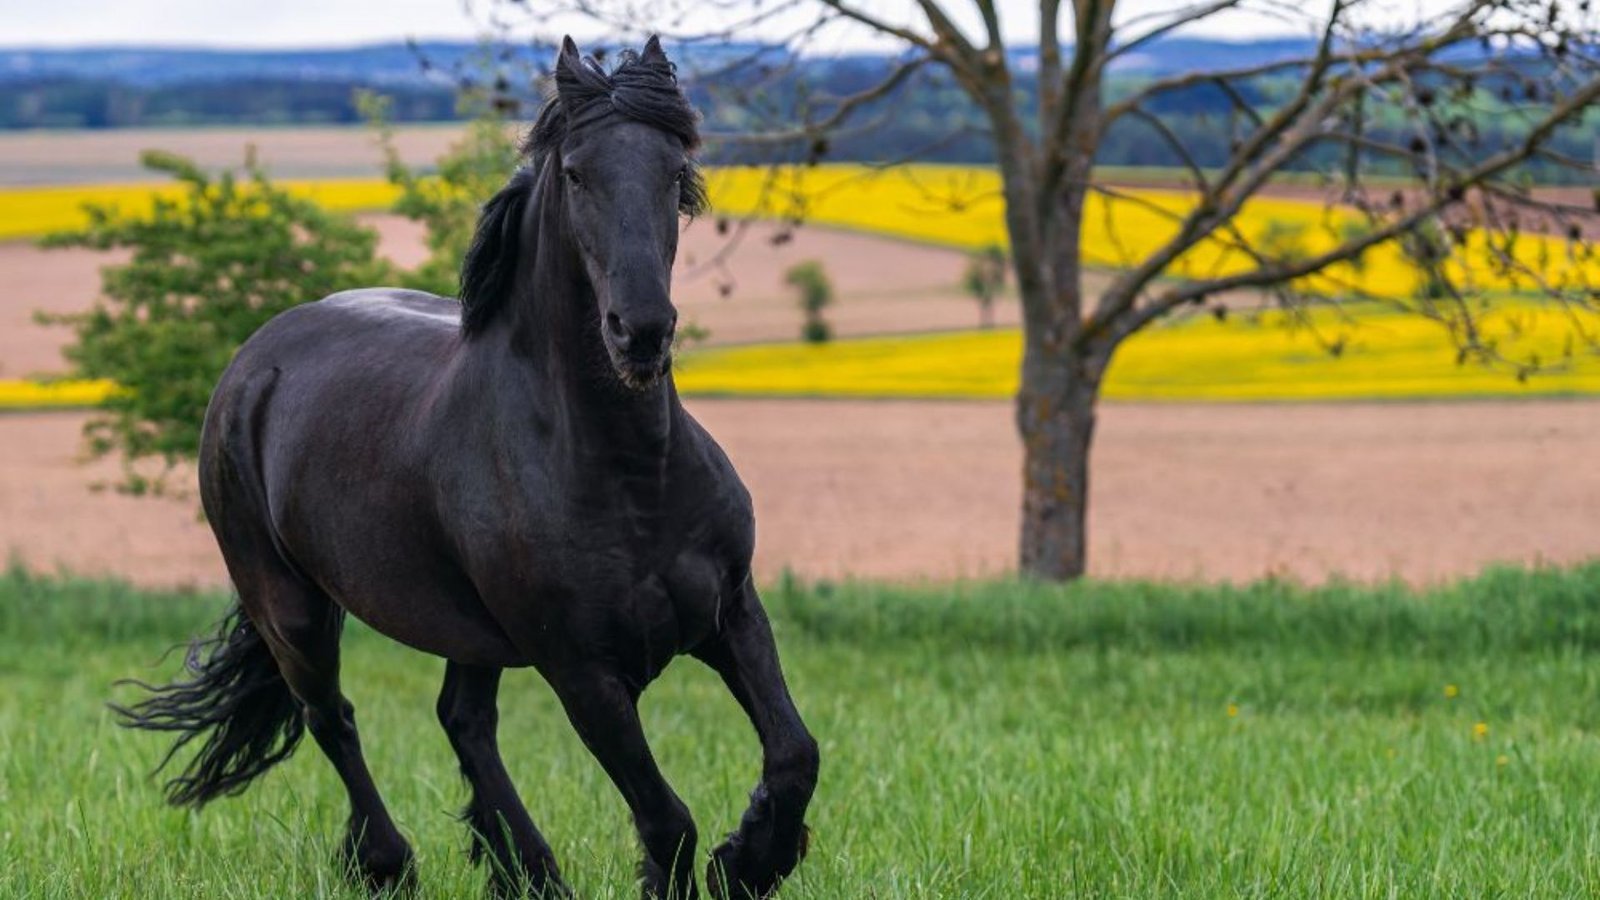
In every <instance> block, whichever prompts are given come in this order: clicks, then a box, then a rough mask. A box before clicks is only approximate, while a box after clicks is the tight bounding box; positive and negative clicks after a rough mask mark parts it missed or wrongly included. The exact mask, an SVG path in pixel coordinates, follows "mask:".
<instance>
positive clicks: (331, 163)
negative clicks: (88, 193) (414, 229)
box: [0, 124, 461, 185]
mask: <svg viewBox="0 0 1600 900" xmlns="http://www.w3.org/2000/svg"><path fill="white" fill-rule="evenodd" d="M460 134H461V126H460V125H452V124H445V125H408V126H403V127H400V128H397V129H396V131H395V147H396V149H398V150H399V151H400V155H401V157H402V158H404V159H405V160H406V161H407V162H410V163H412V164H424V163H431V162H432V161H433V160H435V159H437V158H438V157H439V156H440V154H442V153H444V152H445V151H446V150H448V149H449V148H450V145H451V143H453V142H454V141H455V140H456V139H457V138H458V136H459V135H460ZM249 146H254V147H255V148H256V153H257V157H258V158H259V159H260V160H261V161H262V162H263V163H265V164H266V166H267V167H268V168H269V169H271V170H272V172H273V173H274V174H275V175H277V176H278V177H280V178H371V177H372V176H373V175H375V174H378V172H379V170H380V167H381V166H382V164H383V156H382V154H380V153H379V152H378V148H377V145H376V144H375V143H374V141H373V132H372V131H371V129H369V128H366V127H365V126H343V127H339V126H329V127H326V128H315V127H291V128H272V127H257V128H175V129H166V128H129V129H111V130H107V131H15V132H7V133H3V134H0V185H22V184H32V185H58V184H110V183H125V182H134V181H150V180H164V178H163V176H160V175H152V174H151V173H149V172H147V171H146V170H145V169H144V168H142V167H141V166H140V165H139V154H140V152H141V151H144V150H150V149H161V150H168V151H171V152H173V153H178V154H180V155H183V156H187V157H189V158H190V159H193V160H194V161H195V162H198V163H199V164H201V165H203V166H206V167H208V168H222V167H229V166H238V165H240V164H241V163H242V162H244V157H245V148H246V147H249Z"/></svg>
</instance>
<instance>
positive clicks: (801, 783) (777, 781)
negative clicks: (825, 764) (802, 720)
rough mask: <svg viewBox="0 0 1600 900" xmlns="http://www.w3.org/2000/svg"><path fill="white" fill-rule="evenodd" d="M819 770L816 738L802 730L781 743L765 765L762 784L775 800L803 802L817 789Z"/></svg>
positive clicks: (820, 755) (820, 758)
mask: <svg viewBox="0 0 1600 900" xmlns="http://www.w3.org/2000/svg"><path fill="white" fill-rule="evenodd" d="M821 767H822V751H821V750H820V749H819V748H818V747H817V741H816V738H813V737H812V736H811V735H810V734H809V733H808V732H806V731H805V730H804V729H802V730H801V731H800V732H799V733H798V734H796V735H795V736H794V737H793V738H791V739H789V740H787V741H784V742H783V743H782V745H780V746H779V747H778V748H777V749H776V750H775V751H774V752H773V754H772V758H771V759H769V760H768V761H767V765H766V773H765V776H764V778H763V779H762V780H763V781H765V782H766V787H767V790H768V791H769V792H770V793H772V794H773V795H775V796H778V797H783V798H785V799H788V800H794V801H800V802H804V801H806V800H809V799H811V794H812V793H813V792H814V791H815V790H816V789H817V773H818V772H819V770H820V769H821Z"/></svg>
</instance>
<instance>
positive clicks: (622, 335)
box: [606, 313, 628, 340]
mask: <svg viewBox="0 0 1600 900" xmlns="http://www.w3.org/2000/svg"><path fill="white" fill-rule="evenodd" d="M606 330H607V331H609V332H611V336H612V337H614V338H617V339H618V340H626V339H627V337H628V326H627V325H624V324H623V322H622V317H621V316H619V315H617V314H616V313H606Z"/></svg>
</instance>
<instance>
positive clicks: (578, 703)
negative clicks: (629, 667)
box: [551, 668, 698, 900]
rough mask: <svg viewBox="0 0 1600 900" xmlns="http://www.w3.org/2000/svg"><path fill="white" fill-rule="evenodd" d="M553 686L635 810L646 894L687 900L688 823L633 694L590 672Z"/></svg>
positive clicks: (690, 875)
mask: <svg viewBox="0 0 1600 900" xmlns="http://www.w3.org/2000/svg"><path fill="white" fill-rule="evenodd" d="M551 685H552V686H553V687H554V688H555V690H556V694H557V695H558V696H559V697H560V698H561V704H562V706H564V707H565V708H566V711H567V717H568V718H569V719H571V720H572V725H573V727H574V728H576V729H577V731H578V736H579V737H581V738H583V743H584V744H585V745H586V746H587V747H588V748H589V752H590V753H593V754H594V756H595V759H597V760H599V761H600V766H601V768H603V769H605V770H606V774H607V775H609V776H610V777H611V781H612V783H613V784H615V785H616V786H617V790H618V791H620V792H621V793H622V797H623V799H624V800H626V801H627V802H628V808H629V809H630V810H631V811H632V812H633V824H634V827H635V828H636V829H637V830H638V833H639V842H640V843H641V844H643V845H644V853H645V856H644V861H643V862H642V863H641V864H640V866H639V869H640V873H639V874H640V876H641V878H642V879H643V882H644V896H645V897H646V898H657V900H692V898H694V897H697V896H698V891H697V890H696V888H695V883H694V865H693V863H692V860H693V859H694V854H695V841H696V834H695V828H694V819H693V818H691V817H690V815H689V808H688V807H686V806H684V805H683V801H682V800H680V799H678V795H677V794H675V793H673V790H672V786H671V785H669V784H667V780H666V779H665V778H664V777H662V775H661V770H660V769H659V768H657V767H656V761H655V757H654V756H652V755H651V753H650V745H649V744H648V743H646V741H645V737H644V727H643V726H642V725H641V724H640V722H639V709H638V706H637V703H638V699H639V698H638V694H637V692H635V691H633V690H632V689H631V688H629V687H628V686H626V685H625V684H624V682H623V681H622V679H621V678H619V677H618V676H617V675H616V674H615V673H614V672H611V671H607V670H604V669H597V668H591V669H587V670H585V671H583V672H582V673H567V674H565V675H564V676H563V677H560V678H552V679H551Z"/></svg>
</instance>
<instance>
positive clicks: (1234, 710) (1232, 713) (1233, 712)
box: [1228, 703, 1239, 719]
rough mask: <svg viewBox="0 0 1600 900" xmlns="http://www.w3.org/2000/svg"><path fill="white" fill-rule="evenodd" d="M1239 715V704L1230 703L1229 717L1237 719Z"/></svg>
mask: <svg viewBox="0 0 1600 900" xmlns="http://www.w3.org/2000/svg"><path fill="white" fill-rule="evenodd" d="M1238 717H1239V707H1238V705H1237V704H1233V703H1229V704H1228V718H1230V719H1237V718H1238Z"/></svg>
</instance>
